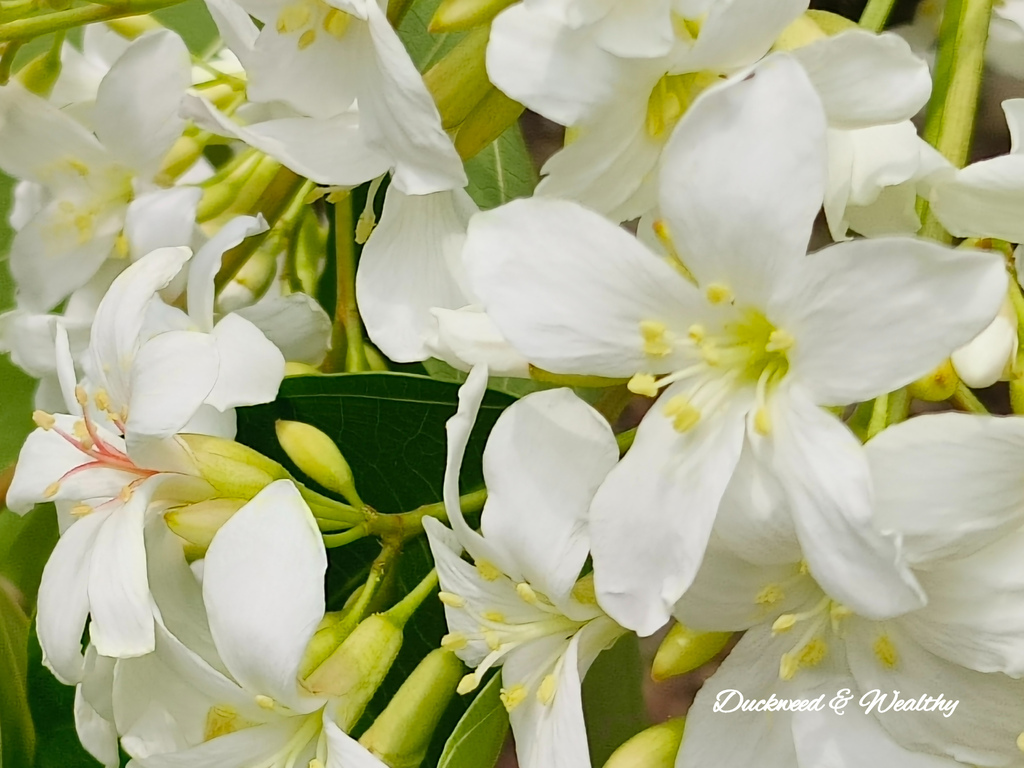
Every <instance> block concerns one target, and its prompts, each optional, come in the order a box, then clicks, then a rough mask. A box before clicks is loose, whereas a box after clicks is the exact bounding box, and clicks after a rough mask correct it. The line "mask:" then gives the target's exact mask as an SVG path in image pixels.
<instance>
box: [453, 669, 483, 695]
mask: <svg viewBox="0 0 1024 768" xmlns="http://www.w3.org/2000/svg"><path fill="white" fill-rule="evenodd" d="M478 685H480V681H479V680H478V679H477V677H476V675H475V674H473V673H472V672H471V673H470V674H468V675H466V676H465V677H464V678H462V679H461V680H459V685H458V687H457V688H456V689H455V692H456V693H458V694H459V695H460V696H462V695H465V694H467V693H469V692H470V691H475V690H476V687H477V686H478Z"/></svg>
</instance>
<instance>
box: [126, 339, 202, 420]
mask: <svg viewBox="0 0 1024 768" xmlns="http://www.w3.org/2000/svg"><path fill="white" fill-rule="evenodd" d="M217 366H218V354H217V344H216V341H215V339H214V338H213V337H212V336H211V335H209V334H206V333H196V332H194V331H168V332H167V333H161V334H160V335H158V336H155V337H153V338H152V339H150V340H149V341H147V342H146V343H145V344H143V345H142V347H141V348H140V349H139V352H138V354H137V355H136V356H135V360H134V361H133V366H132V372H131V385H130V387H131V389H130V391H131V398H130V400H129V401H128V420H127V422H125V425H126V427H127V429H128V431H129V432H132V433H134V434H136V435H146V436H150V437H169V436H171V435H173V434H174V433H176V432H179V431H180V430H181V428H182V427H184V426H185V424H187V423H188V421H189V419H191V418H192V416H193V415H194V414H195V412H196V411H197V410H199V407H200V406H201V405H202V404H203V401H204V400H205V399H206V398H207V397H208V396H209V395H210V394H211V390H213V387H214V382H216V381H217V380H218V379H217Z"/></svg>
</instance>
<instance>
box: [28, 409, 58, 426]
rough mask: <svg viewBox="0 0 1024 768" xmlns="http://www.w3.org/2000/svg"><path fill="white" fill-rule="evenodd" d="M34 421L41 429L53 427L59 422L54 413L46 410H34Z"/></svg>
mask: <svg viewBox="0 0 1024 768" xmlns="http://www.w3.org/2000/svg"><path fill="white" fill-rule="evenodd" d="M32 421H34V422H35V423H36V426H37V427H39V428H40V429H53V425H54V424H56V423H57V419H55V418H54V417H53V414H51V413H47V412H46V411H34V412H33V413H32Z"/></svg>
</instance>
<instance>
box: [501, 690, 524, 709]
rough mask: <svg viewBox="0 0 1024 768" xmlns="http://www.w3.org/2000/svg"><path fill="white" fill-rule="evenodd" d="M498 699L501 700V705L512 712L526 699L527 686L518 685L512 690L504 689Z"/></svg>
mask: <svg viewBox="0 0 1024 768" xmlns="http://www.w3.org/2000/svg"><path fill="white" fill-rule="evenodd" d="M498 697H499V698H500V699H501V703H502V704H503V705H504V706H505V710H506V711H508V712H511V711H512V710H513V709H515V708H516V707H518V706H519V705H520V704H522V703H523V700H524V699H525V698H526V686H524V685H522V684H521V683H516V684H515V685H513V686H512V687H511V688H502V689H501V693H500V694H499V696H498Z"/></svg>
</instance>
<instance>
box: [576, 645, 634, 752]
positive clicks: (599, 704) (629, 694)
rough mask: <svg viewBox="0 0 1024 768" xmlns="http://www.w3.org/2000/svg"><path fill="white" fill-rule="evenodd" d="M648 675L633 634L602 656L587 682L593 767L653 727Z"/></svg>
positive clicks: (586, 707) (586, 710)
mask: <svg viewBox="0 0 1024 768" xmlns="http://www.w3.org/2000/svg"><path fill="white" fill-rule="evenodd" d="M644 675H645V670H644V664H643V661H642V660H641V658H640V644H639V640H637V637H636V635H633V634H629V635H625V636H624V637H622V638H621V639H620V640H619V641H618V642H617V643H616V644H615V645H613V646H612V647H611V648H609V649H608V650H606V651H605V652H604V653H602V654H601V655H600V656H598V657H597V660H596V661H595V662H594V664H593V666H592V667H591V668H590V671H589V672H588V673H587V676H586V678H585V679H584V680H583V717H584V719H585V720H586V723H587V734H588V735H589V737H590V760H591V763H592V764H593V765H604V764H605V763H606V762H607V761H608V758H609V757H611V754H612V752H614V751H615V750H616V749H618V747H619V746H620V745H621V744H623V743H625V742H626V741H627V740H628V739H630V738H632V737H633V736H635V735H636V734H638V733H640V731H642V730H643V729H644V728H646V727H647V726H648V725H650V722H649V721H648V720H647V718H646V717H645V715H644V713H645V712H646V711H647V706H646V704H645V703H644V694H643V679H644Z"/></svg>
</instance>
